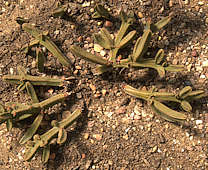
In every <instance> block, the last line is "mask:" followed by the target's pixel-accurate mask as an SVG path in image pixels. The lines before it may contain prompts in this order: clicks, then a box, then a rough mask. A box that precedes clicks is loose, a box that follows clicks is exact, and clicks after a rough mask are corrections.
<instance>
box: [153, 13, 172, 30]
mask: <svg viewBox="0 0 208 170" xmlns="http://www.w3.org/2000/svg"><path fill="white" fill-rule="evenodd" d="M170 20H171V17H170V16H167V17H164V18H163V19H161V20H160V21H158V22H157V23H156V24H151V26H150V27H151V31H152V32H157V31H159V30H160V29H161V28H163V27H164V26H166V25H167V24H168V23H169V22H170Z"/></svg>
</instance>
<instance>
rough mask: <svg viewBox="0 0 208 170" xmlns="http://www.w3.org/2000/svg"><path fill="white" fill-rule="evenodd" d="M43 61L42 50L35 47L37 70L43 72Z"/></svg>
mask: <svg viewBox="0 0 208 170" xmlns="http://www.w3.org/2000/svg"><path fill="white" fill-rule="evenodd" d="M44 62H45V56H44V53H43V51H41V50H40V49H39V48H37V49H36V64H37V68H38V71H39V72H41V73H42V72H44Z"/></svg>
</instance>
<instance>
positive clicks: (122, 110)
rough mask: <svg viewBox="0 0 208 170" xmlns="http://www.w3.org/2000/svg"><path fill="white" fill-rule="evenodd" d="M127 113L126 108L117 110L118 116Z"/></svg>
mask: <svg viewBox="0 0 208 170" xmlns="http://www.w3.org/2000/svg"><path fill="white" fill-rule="evenodd" d="M125 112H126V108H125V107H120V108H119V109H117V110H116V111H115V113H116V114H124V113H125Z"/></svg>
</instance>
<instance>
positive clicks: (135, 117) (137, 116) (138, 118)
mask: <svg viewBox="0 0 208 170" xmlns="http://www.w3.org/2000/svg"><path fill="white" fill-rule="evenodd" d="M141 119H142V117H141V116H139V115H135V116H134V120H141Z"/></svg>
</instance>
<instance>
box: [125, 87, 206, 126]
mask: <svg viewBox="0 0 208 170" xmlns="http://www.w3.org/2000/svg"><path fill="white" fill-rule="evenodd" d="M124 91H125V92H126V93H127V94H129V95H131V96H134V97H137V98H141V99H143V100H146V101H147V102H148V103H149V105H150V107H151V108H152V110H153V111H154V112H155V113H156V114H158V115H160V116H161V117H162V118H163V119H165V120H168V121H170V122H182V121H184V120H186V118H187V116H186V115H185V114H184V113H182V112H178V111H175V110H173V109H171V108H169V107H168V106H166V105H165V104H164V103H167V102H170V103H178V104H179V105H180V107H181V108H182V109H183V110H184V111H186V112H191V111H192V106H191V104H190V102H191V101H193V100H197V99H200V98H202V97H205V93H204V91H203V90H196V91H192V88H191V87H190V86H186V87H184V88H183V89H182V90H181V91H180V92H179V93H178V94H174V93H169V92H157V91H156V89H155V88H153V89H152V90H151V91H142V90H137V89H135V88H133V87H131V86H129V85H126V86H125V87H124Z"/></svg>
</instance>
